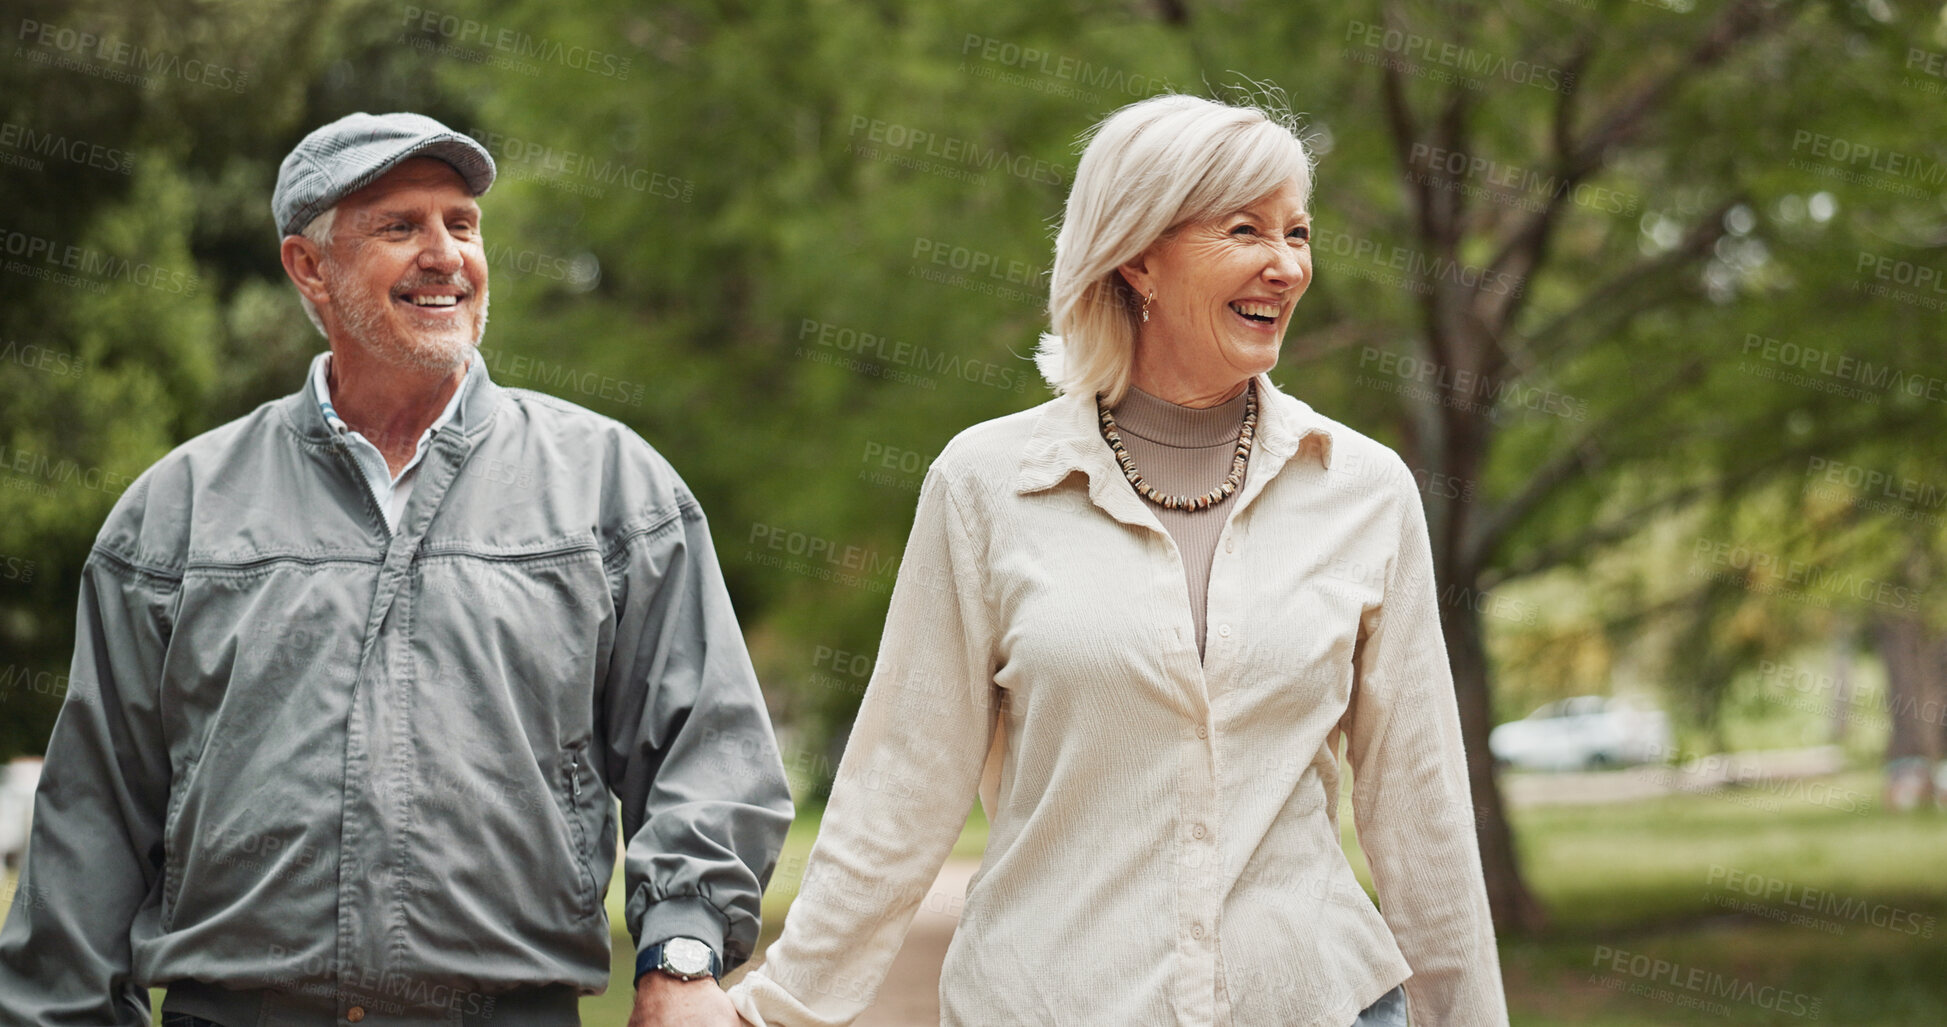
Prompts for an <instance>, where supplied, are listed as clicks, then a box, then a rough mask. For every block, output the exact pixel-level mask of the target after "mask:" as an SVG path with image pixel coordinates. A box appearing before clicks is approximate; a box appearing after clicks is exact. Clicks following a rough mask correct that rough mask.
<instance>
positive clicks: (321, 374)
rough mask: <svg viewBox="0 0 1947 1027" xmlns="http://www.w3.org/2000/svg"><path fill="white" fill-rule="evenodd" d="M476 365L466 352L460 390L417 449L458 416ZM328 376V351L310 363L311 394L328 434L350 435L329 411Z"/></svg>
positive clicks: (342, 419) (474, 359)
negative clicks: (327, 427)
mask: <svg viewBox="0 0 1947 1027" xmlns="http://www.w3.org/2000/svg"><path fill="white" fill-rule="evenodd" d="M479 363H480V360H479V358H478V356H477V355H475V354H474V353H473V352H472V351H471V350H469V351H468V352H467V374H466V376H465V377H463V378H461V379H460V387H459V388H457V389H454V390H453V395H452V397H451V398H449V399H448V400H447V401H446V407H445V409H443V410H441V411H440V412H439V416H438V417H436V418H434V419H433V423H432V424H430V425H428V426H427V427H426V431H425V434H422V435H421V436H419V444H420V445H424V444H425V442H426V439H427V438H428V437H429V436H431V435H432V434H433V433H434V432H436V431H438V430H440V429H441V428H444V427H446V424H447V422H449V421H451V420H453V415H454V414H455V413H458V412H459V409H460V400H461V398H462V397H464V396H465V395H466V394H467V379H469V378H472V377H473V371H474V367H475V366H476V365H478V364H479ZM483 373H484V372H483ZM330 376H331V351H330V350H326V351H325V352H323V353H320V354H318V355H317V357H316V358H315V359H313V360H312V361H311V394H312V396H313V397H315V398H316V399H317V401H318V412H319V413H321V414H323V415H324V420H325V424H326V425H328V426H329V427H330V428H331V430H332V433H333V434H336V435H343V434H346V433H347V432H349V431H351V426H350V425H347V424H346V423H345V420H344V418H342V417H339V416H338V411H337V410H335V409H333V408H332V405H331V382H330Z"/></svg>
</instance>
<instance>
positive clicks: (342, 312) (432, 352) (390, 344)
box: [319, 262, 488, 372]
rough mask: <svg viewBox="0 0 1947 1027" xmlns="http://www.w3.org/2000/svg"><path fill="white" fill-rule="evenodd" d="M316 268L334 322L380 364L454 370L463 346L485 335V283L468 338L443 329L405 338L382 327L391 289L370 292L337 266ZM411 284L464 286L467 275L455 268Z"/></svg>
mask: <svg viewBox="0 0 1947 1027" xmlns="http://www.w3.org/2000/svg"><path fill="white" fill-rule="evenodd" d="M319 270H320V271H322V272H323V275H324V279H325V285H326V287H327V288H329V289H330V290H331V296H332V307H333V308H334V312H335V313H336V314H337V315H338V325H339V327H340V328H341V329H342V330H343V331H344V332H345V334H346V335H348V336H350V337H351V339H352V341H353V342H356V343H358V344H359V345H360V346H363V347H364V348H365V350H366V352H368V353H370V354H372V355H373V356H374V357H377V358H378V359H380V360H382V361H384V362H385V363H388V364H392V365H394V366H396V367H408V368H413V369H415V370H420V371H435V372H437V371H452V370H456V369H458V368H460V367H462V366H464V365H465V364H466V361H467V357H468V351H469V350H470V349H472V348H475V347H478V346H479V345H480V338H481V336H483V335H485V334H486V331H487V303H488V295H487V290H486V288H485V287H482V288H481V289H480V291H479V293H478V296H477V298H478V299H479V301H480V320H479V321H478V322H477V323H476V324H475V326H474V331H473V338H472V339H470V340H469V339H465V338H461V337H457V336H456V335H455V334H453V333H447V332H442V333H439V334H438V335H436V336H433V337H431V338H425V339H408V338H401V337H400V336H399V335H398V334H397V333H395V332H391V331H388V330H387V328H386V322H385V318H386V314H387V313H388V312H389V310H390V304H391V303H392V292H391V290H390V289H385V290H382V291H380V292H377V293H376V294H375V293H374V292H373V291H372V290H371V289H370V288H368V287H367V286H366V285H365V283H364V282H363V281H360V280H355V279H353V278H352V277H351V276H349V275H340V274H339V272H338V269H337V267H336V265H335V264H334V263H331V262H326V263H325V264H324V265H323V266H322V267H321V268H320V269H319ZM414 284H416V285H433V284H441V285H459V286H461V287H463V288H464V287H466V279H465V278H463V277H461V276H460V274H459V273H458V272H455V273H454V274H453V275H451V276H449V277H446V278H441V279H421V280H419V281H417V282H415V283H414Z"/></svg>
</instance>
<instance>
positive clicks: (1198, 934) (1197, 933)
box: [1190, 924, 1203, 941]
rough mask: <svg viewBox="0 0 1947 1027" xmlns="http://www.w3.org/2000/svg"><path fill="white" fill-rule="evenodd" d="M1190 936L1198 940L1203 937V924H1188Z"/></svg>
mask: <svg viewBox="0 0 1947 1027" xmlns="http://www.w3.org/2000/svg"><path fill="white" fill-rule="evenodd" d="M1190 937H1192V938H1196V939H1197V940H1199V941H1201V940H1202V939H1203V925H1202V924H1191V925H1190Z"/></svg>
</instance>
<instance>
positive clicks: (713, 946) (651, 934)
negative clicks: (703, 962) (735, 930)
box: [635, 895, 730, 981]
mask: <svg viewBox="0 0 1947 1027" xmlns="http://www.w3.org/2000/svg"><path fill="white" fill-rule="evenodd" d="M729 930H730V925H729V924H728V923H727V922H726V921H725V920H724V918H723V914H722V913H720V912H718V911H717V907H715V906H713V905H711V904H710V900H708V899H706V898H704V897H703V896H701V895H675V896H671V897H669V898H666V899H664V900H662V901H661V902H657V903H653V904H651V905H650V907H649V909H648V911H647V912H645V913H643V914H642V931H641V933H640V934H638V935H637V936H636V943H635V979H636V980H637V981H640V980H642V975H643V974H646V973H648V972H649V971H651V970H653V969H655V967H654V966H651V965H646V964H645V962H644V960H645V959H646V958H647V956H648V953H649V946H651V945H654V944H656V943H657V942H661V941H668V940H669V939H671V938H695V939H696V940H697V941H700V942H702V943H703V944H705V945H708V946H710V951H712V952H714V953H716V954H717V965H718V966H720V967H724V968H725V969H728V967H729V964H728V962H727V961H725V959H724V958H723V939H724V935H725V934H727V933H728V932H729Z"/></svg>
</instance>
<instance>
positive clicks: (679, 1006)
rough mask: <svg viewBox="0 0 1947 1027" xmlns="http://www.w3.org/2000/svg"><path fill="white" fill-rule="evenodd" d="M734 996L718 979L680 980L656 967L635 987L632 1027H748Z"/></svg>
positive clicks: (631, 1016) (631, 1015) (630, 1019)
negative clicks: (719, 984)
mask: <svg viewBox="0 0 1947 1027" xmlns="http://www.w3.org/2000/svg"><path fill="white" fill-rule="evenodd" d="M747 1023H748V1021H746V1020H745V1019H744V1018H743V1017H741V1016H738V1015H737V1007H736V1006H733V1005H731V1004H730V996H728V995H726V994H724V993H723V988H721V987H719V986H718V985H717V982H716V981H714V980H712V979H710V978H708V977H703V978H699V979H697V980H694V981H679V980H677V979H676V978H674V977H671V976H669V975H668V974H666V973H657V972H656V971H654V970H651V971H650V972H648V973H646V974H643V975H642V979H641V980H640V981H639V982H638V983H637V985H636V990H635V1010H634V1011H633V1012H632V1013H630V1015H629V1027H747Z"/></svg>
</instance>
